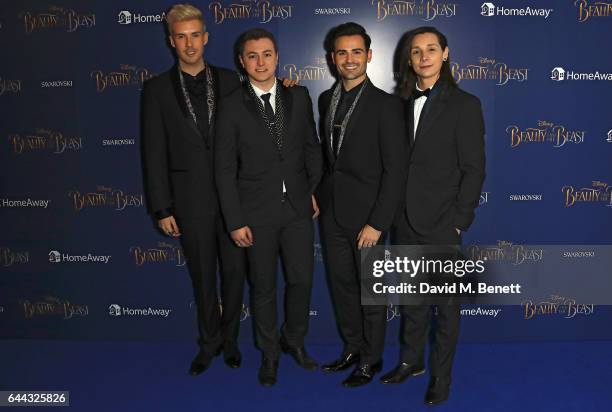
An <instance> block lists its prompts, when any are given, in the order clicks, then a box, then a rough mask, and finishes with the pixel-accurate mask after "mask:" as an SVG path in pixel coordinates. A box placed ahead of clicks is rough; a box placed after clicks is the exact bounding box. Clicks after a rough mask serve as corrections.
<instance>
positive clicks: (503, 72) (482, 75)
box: [450, 57, 529, 86]
mask: <svg viewBox="0 0 612 412" xmlns="http://www.w3.org/2000/svg"><path fill="white" fill-rule="evenodd" d="M450 66H451V70H452V73H453V78H454V79H455V81H456V82H457V83H460V82H461V81H463V80H490V81H494V82H495V84H497V85H498V86H505V85H507V84H508V82H510V81H515V82H519V83H521V82H524V81H525V80H527V78H528V72H529V69H526V68H520V69H519V68H514V67H510V66H509V65H508V64H507V63H504V62H498V61H497V60H496V59H491V58H489V57H479V58H478V64H468V65H467V66H461V65H460V64H459V63H457V62H453V63H451V65H450Z"/></svg>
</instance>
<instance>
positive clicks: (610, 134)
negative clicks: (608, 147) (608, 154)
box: [606, 129, 612, 143]
mask: <svg viewBox="0 0 612 412" xmlns="http://www.w3.org/2000/svg"><path fill="white" fill-rule="evenodd" d="M606 142H608V143H612V129H610V130H609V131H608V138H607V139H606Z"/></svg>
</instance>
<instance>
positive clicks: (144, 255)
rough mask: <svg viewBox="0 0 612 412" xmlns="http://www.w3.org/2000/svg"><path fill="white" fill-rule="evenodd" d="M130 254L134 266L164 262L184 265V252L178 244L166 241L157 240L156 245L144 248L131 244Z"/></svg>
mask: <svg viewBox="0 0 612 412" xmlns="http://www.w3.org/2000/svg"><path fill="white" fill-rule="evenodd" d="M130 255H131V256H132V257H133V258H134V263H135V264H136V266H143V265H145V264H165V263H170V264H173V265H174V266H185V263H186V260H185V254H184V253H183V249H181V248H180V247H179V246H178V245H174V244H172V243H166V242H158V243H157V247H153V248H144V247H141V246H132V247H131V248H130Z"/></svg>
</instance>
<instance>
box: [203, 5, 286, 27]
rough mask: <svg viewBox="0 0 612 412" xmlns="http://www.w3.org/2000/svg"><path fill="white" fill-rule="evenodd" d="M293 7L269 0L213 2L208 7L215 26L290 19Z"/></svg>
mask: <svg viewBox="0 0 612 412" xmlns="http://www.w3.org/2000/svg"><path fill="white" fill-rule="evenodd" d="M293 7H294V6H293V5H288V4H283V5H281V4H276V2H271V1H269V0H236V1H235V2H234V3H230V4H224V3H222V2H220V1H213V2H211V3H210V4H209V5H208V9H209V10H210V12H211V13H212V15H213V19H214V22H215V24H221V23H223V22H225V21H226V20H241V19H254V20H257V21H259V22H260V23H269V22H270V21H272V19H281V20H286V19H288V18H291V17H292V14H293Z"/></svg>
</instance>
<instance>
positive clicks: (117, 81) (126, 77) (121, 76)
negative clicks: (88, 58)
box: [89, 64, 155, 93]
mask: <svg viewBox="0 0 612 412" xmlns="http://www.w3.org/2000/svg"><path fill="white" fill-rule="evenodd" d="M89 75H90V76H91V78H92V79H94V81H95V83H96V91H97V92H98V93H102V92H103V91H105V90H107V89H108V88H113V87H130V86H135V87H137V88H138V89H139V90H140V89H142V85H143V83H144V82H145V80H147V79H150V78H151V77H153V76H154V75H155V74H153V73H151V72H150V71H149V69H145V68H143V67H136V66H132V65H129V64H122V65H120V66H119V70H117V71H111V72H103V71H102V70H93V71H92V72H91V73H90V74H89Z"/></svg>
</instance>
